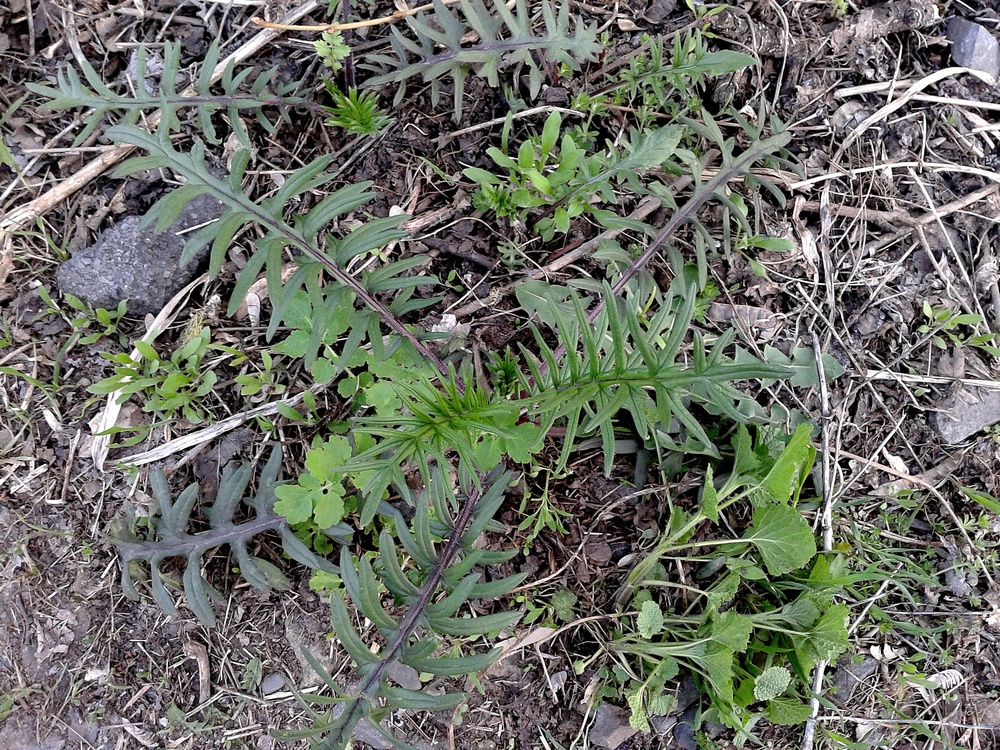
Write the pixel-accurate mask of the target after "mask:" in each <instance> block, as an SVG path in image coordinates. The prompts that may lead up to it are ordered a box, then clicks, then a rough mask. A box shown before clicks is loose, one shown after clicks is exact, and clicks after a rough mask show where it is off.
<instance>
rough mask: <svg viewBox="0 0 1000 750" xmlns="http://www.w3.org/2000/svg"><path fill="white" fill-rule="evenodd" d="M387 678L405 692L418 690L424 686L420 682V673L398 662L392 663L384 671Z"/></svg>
mask: <svg viewBox="0 0 1000 750" xmlns="http://www.w3.org/2000/svg"><path fill="white" fill-rule="evenodd" d="M386 671H387V672H388V673H389V676H390V677H391V678H392V679H393V680H395V681H396V684H397V685H399V686H400V687H403V688H406V689H407V690H420V689H421V688H422V687H423V686H424V684H423V683H422V682H421V681H420V673H419V672H417V670H415V669H414V668H413V667H408V666H407V665H405V664H402V663H400V662H398V661H397V662H393V663H392V664H390V665H389V669H388V670H386Z"/></svg>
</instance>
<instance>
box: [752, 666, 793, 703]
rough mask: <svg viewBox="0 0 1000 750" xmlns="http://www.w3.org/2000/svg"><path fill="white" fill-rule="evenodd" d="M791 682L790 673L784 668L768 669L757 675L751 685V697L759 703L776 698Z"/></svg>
mask: <svg viewBox="0 0 1000 750" xmlns="http://www.w3.org/2000/svg"><path fill="white" fill-rule="evenodd" d="M791 681H792V675H791V673H790V672H789V671H788V670H787V669H785V668H784V667H769V668H767V669H765V670H764V671H763V672H761V673H760V674H759V675H757V679H756V680H754V684H753V697H754V698H755V699H756V700H759V701H769V700H771V699H772V698H777V697H778V696H779V695H781V694H782V693H783V692H785V689H786V688H787V687H788V685H789V683H790V682H791Z"/></svg>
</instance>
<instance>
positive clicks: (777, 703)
mask: <svg viewBox="0 0 1000 750" xmlns="http://www.w3.org/2000/svg"><path fill="white" fill-rule="evenodd" d="M810 716H812V707H811V706H810V705H809V704H808V703H803V702H802V701H800V700H797V699H795V698H772V699H771V700H770V701H769V702H768V704H767V717H768V718H769V719H770V720H771V721H773V722H774V723H775V724H779V725H781V726H785V727H794V726H798V725H799V724H802V723H804V722H806V721H808V720H809V717H810Z"/></svg>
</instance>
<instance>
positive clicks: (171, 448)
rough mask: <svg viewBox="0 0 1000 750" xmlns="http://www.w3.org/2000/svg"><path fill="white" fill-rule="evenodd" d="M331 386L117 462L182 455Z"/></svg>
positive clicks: (134, 463)
mask: <svg viewBox="0 0 1000 750" xmlns="http://www.w3.org/2000/svg"><path fill="white" fill-rule="evenodd" d="M328 385H329V384H328V383H316V384H314V385H313V386H312V387H311V388H309V389H308V390H305V391H302V392H301V393H296V394H295V395H294V396H289V397H288V398H284V399H281V400H280V401H274V402H272V403H269V404H263V405H262V406H258V407H256V408H254V409H248V410H247V411H244V412H240V413H239V414H233V415H232V416H231V417H226V418H225V419H223V420H221V421H219V422H216V423H215V424H213V425H211V426H209V427H205V428H203V429H200V430H197V431H195V432H189V433H188V434H187V435H182V436H181V437H179V438H175V439H173V440H171V441H170V442H168V443H164V444H163V445H158V446H157V447H155V448H153V449H152V450H148V451H145V452H144V453H136V454H134V455H131V456H128V457H127V458H123V459H121V460H120V461H119V462H118V463H119V465H121V466H123V467H134V466H142V465H143V464H151V463H153V462H154V461H162V460H163V459H164V458H166V457H167V456H172V455H174V454H175V453H180V452H181V451H183V450H187V449H188V448H194V447H195V446H198V445H201V444H202V443H207V442H208V441H210V440H214V439H215V438H217V437H218V436H219V435H224V434H225V433H227V432H230V431H231V430H235V429H236V428H237V427H239V426H240V425H242V424H243V423H244V422H248V421H250V420H251V419H254V418H255V417H270V416H272V415H274V414H278V413H279V408H280V407H282V406H295V405H296V404H298V403H299V402H300V401H302V399H303V398H304V397H305V395H306V394H307V393H312V394H313V395H316V394H318V393H322V392H323V391H324V390H326V388H327V387H328Z"/></svg>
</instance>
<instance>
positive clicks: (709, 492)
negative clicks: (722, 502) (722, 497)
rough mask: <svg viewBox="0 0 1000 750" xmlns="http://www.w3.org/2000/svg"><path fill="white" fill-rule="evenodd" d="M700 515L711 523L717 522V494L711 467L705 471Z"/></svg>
mask: <svg viewBox="0 0 1000 750" xmlns="http://www.w3.org/2000/svg"><path fill="white" fill-rule="evenodd" d="M701 514H702V515H703V516H705V518H707V519H708V520H709V521H711V522H712V523H718V522H719V493H718V492H717V491H716V489H715V484H714V482H713V477H712V465H711V464H709V465H708V468H707V469H706V470H705V485H704V487H703V489H702V491H701Z"/></svg>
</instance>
